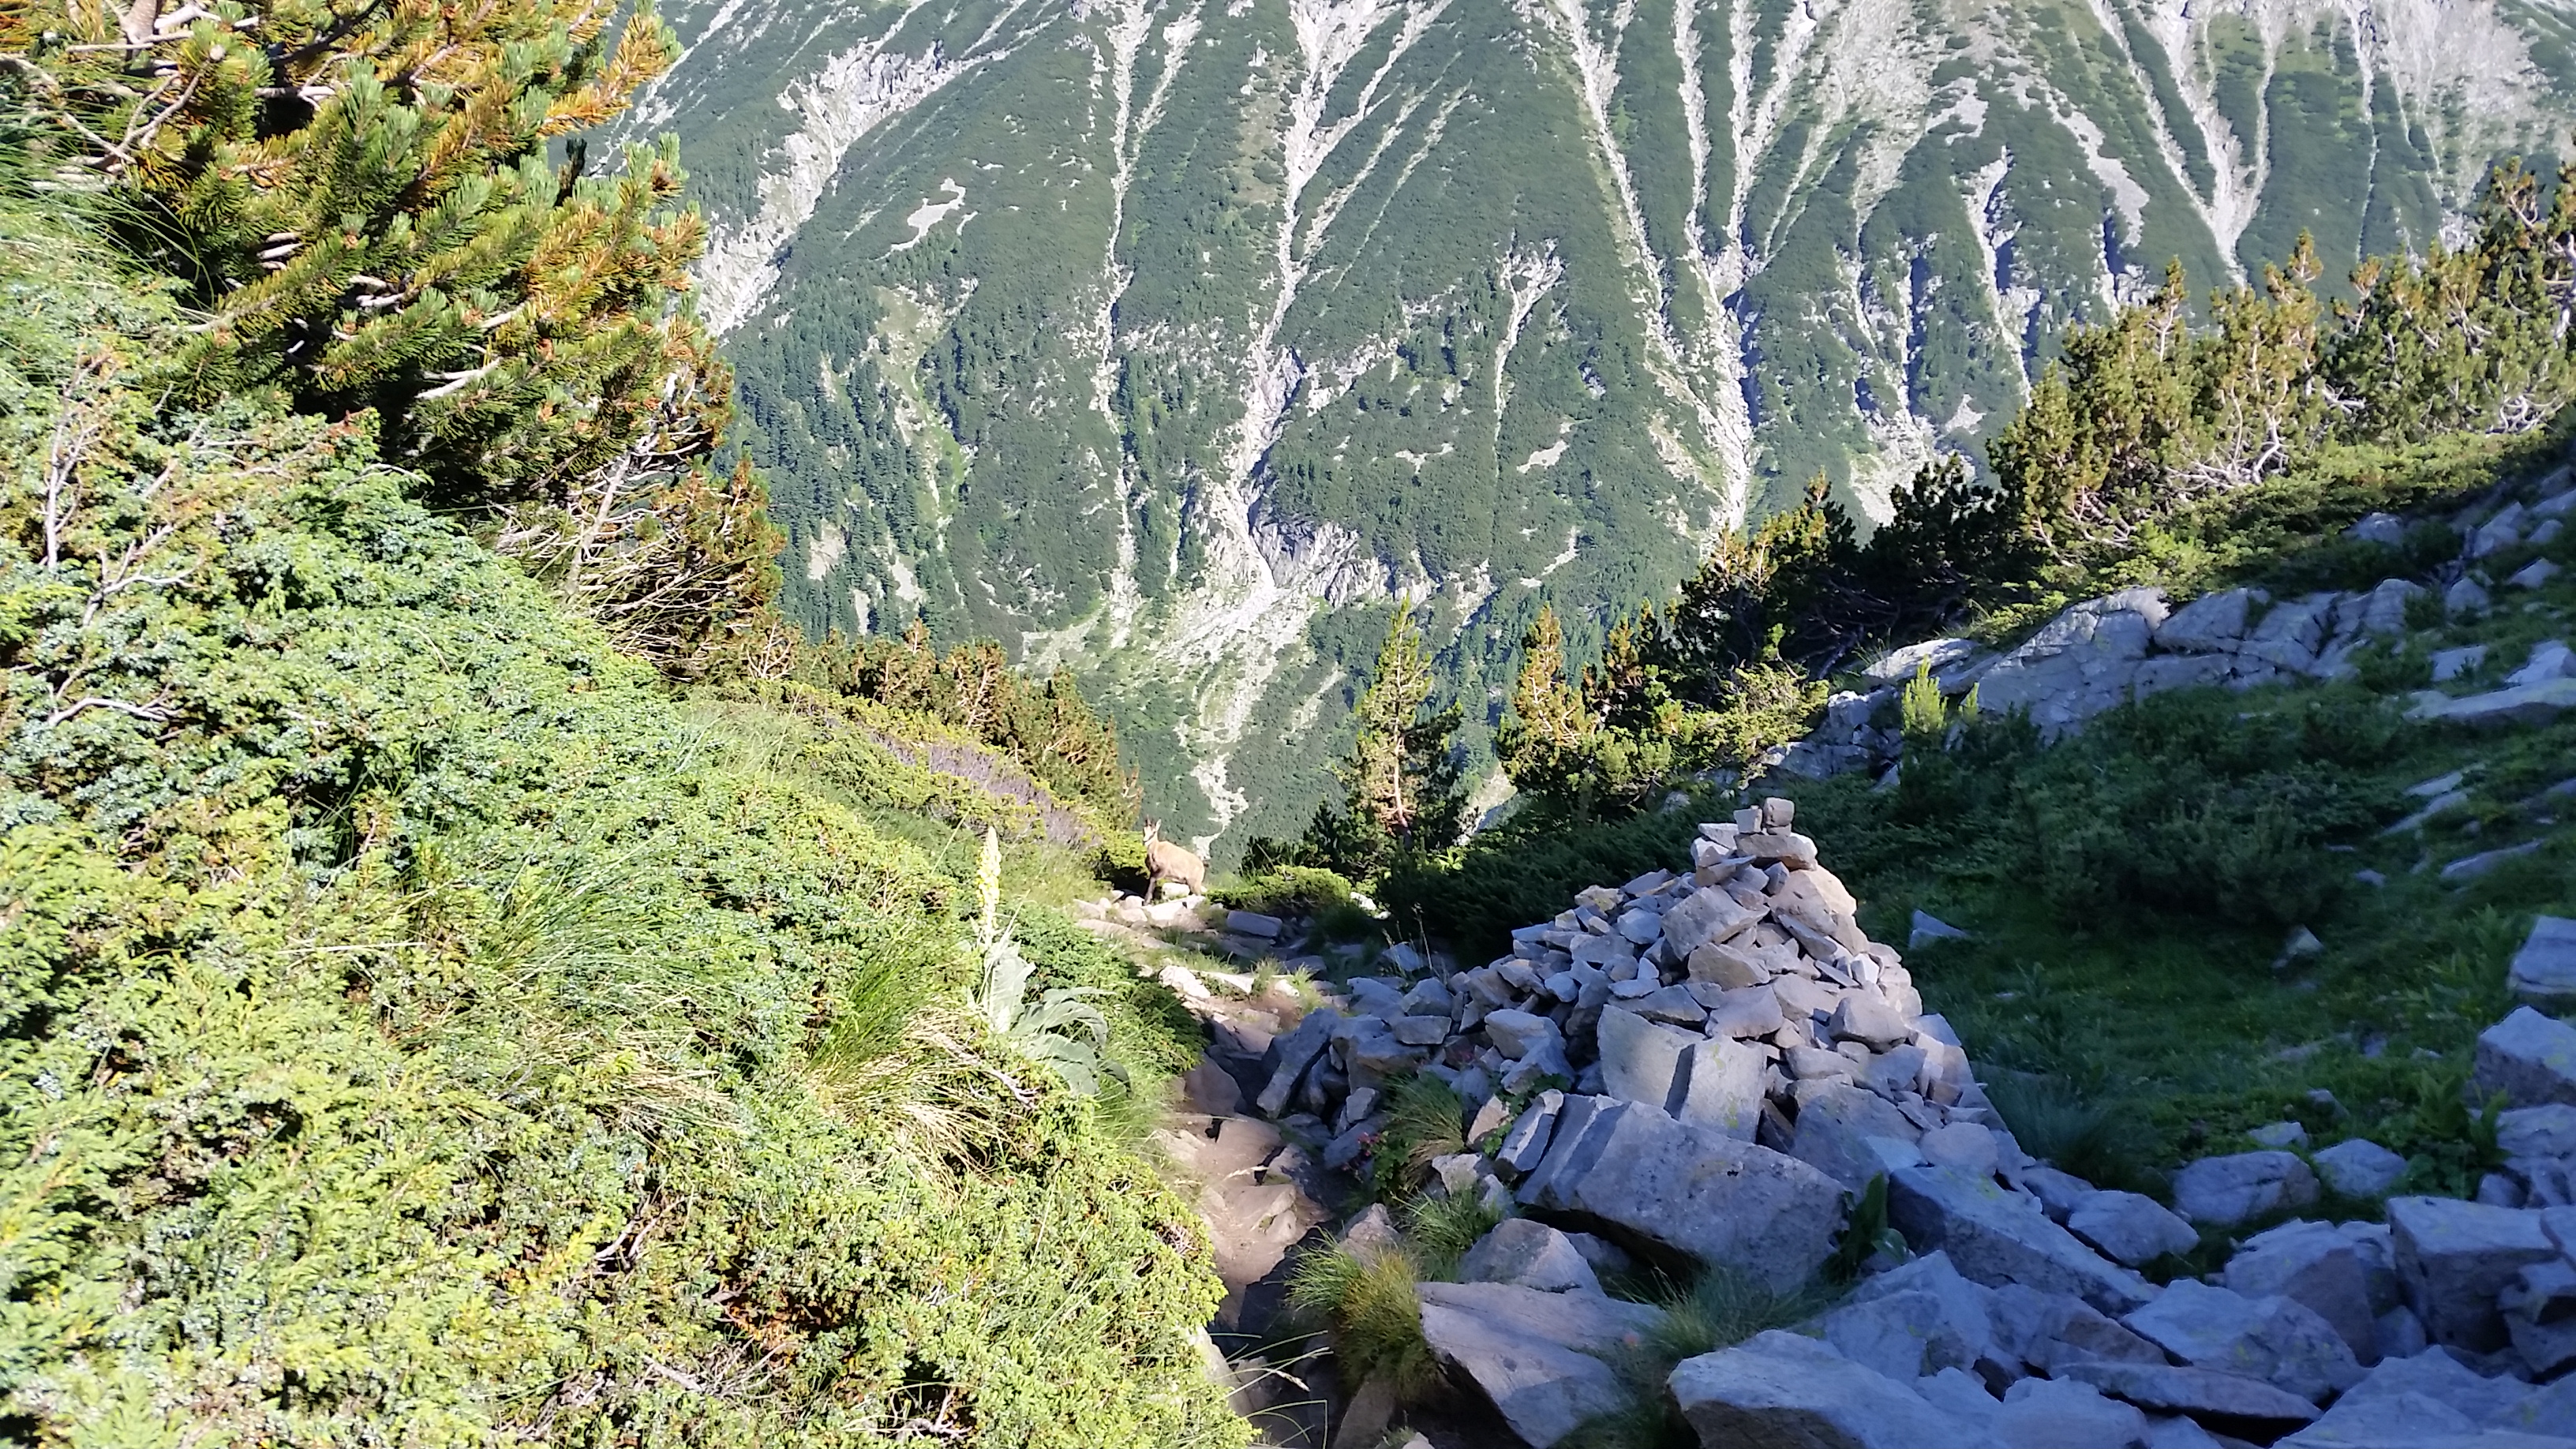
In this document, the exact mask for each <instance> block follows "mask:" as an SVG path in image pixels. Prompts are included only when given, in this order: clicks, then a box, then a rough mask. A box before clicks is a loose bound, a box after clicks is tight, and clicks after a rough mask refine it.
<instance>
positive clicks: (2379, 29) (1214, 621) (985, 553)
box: [631, 0, 2576, 841]
mask: <svg viewBox="0 0 2576 1449" xmlns="http://www.w3.org/2000/svg"><path fill="white" fill-rule="evenodd" d="M667 18H668V19H669V20H670V21H671V22H672V24H673V25H674V27H675V28H676V30H677V31H678V33H679V35H680V37H681V38H682V40H683V42H684V43H685V44H686V46H687V52H686V54H685V55H684V56H683V57H682V59H681V60H680V62H679V64H678V65H677V66H676V67H675V69H674V70H673V72H672V73H671V74H670V75H669V76H668V77H667V78H665V79H664V80H662V81H661V82H659V83H658V84H657V85H656V87H655V88H654V89H653V91H652V93H651V95H650V97H649V98H648V100H647V102H646V104H644V105H642V106H641V107H639V109H638V111H637V113H636V115H635V116H634V117H633V119H632V121H631V126H632V128H633V129H634V131H635V133H636V134H639V135H642V134H651V133H656V132H660V131H663V130H669V129H677V130H679V131H681V132H682V133H684V134H685V135H686V136H687V137H688V141H689V155H690V158H691V163H690V164H691V167H692V170H693V173H694V174H693V178H692V181H693V188H694V190H695V193H696V194H697V195H699V196H701V197H703V198H704V199H705V201H706V204H707V207H708V211H709V214H710V219H711V221H712V222H713V223H714V244H713V247H712V250H711V253H710V256H709V258H708V260H707V262H706V263H705V265H704V266H703V268H702V269H701V279H702V282H703V296H704V302H703V305H704V308H705V311H706V313H707V315H708V317H709V320H710V321H711V322H712V323H713V324H714V326H715V327H716V328H717V329H718V330H719V331H720V332H722V333H723V334H724V335H725V336H726V338H727V341H728V348H729V351H730V354H731V356H732V359H733V361H734V363H735V365H736V366H737V368H738V369H739V375H740V380H741V386H742V402H743V406H744V412H745V415H746V417H747V418H748V419H749V421H750V423H751V425H752V426H751V428H750V429H749V431H748V432H747V434H746V437H745V442H744V446H745V448H746V450H747V451H748V452H749V453H750V454H751V456H752V457H753V459H754V460H755V461H756V462H758V463H759V464H761V465H762V466H763V467H764V468H766V469H767V470H769V476H770V478H771V480H772V485H773V489H772V491H773V499H774V513H775V516H776V517H777V520H778V522H779V523H780V524H781V525H782V526H783V527H784V529H785V530H786V531H787V533H788V535H789V539H790V558H789V561H788V562H789V568H788V581H787V598H788V602H789V604H790V606H791V607H792V609H793V610H794V611H795V612H796V613H797V614H799V615H800V616H801V617H802V618H803V620H804V622H805V623H806V624H807V626H808V627H810V628H812V629H815V630H817V631H820V630H822V629H825V628H830V627H838V628H841V629H844V630H855V629H864V628H869V627H880V628H893V627H899V622H900V621H901V620H902V619H904V618H906V617H908V616H910V615H912V614H914V613H916V612H926V613H927V614H928V615H929V616H930V617H931V618H932V619H933V620H934V621H935V622H936V623H937V624H938V625H939V626H940V627H941V628H942V629H943V631H945V632H949V633H953V634H955V635H957V636H960V637H963V636H965V635H969V634H981V635H991V636H994V637H999V638H1003V639H1006V640H1009V641H1012V643H1013V645H1014V647H1015V648H1016V649H1017V650H1019V651H1021V652H1022V653H1024V654H1025V655H1026V656H1027V657H1028V658H1030V659H1031V660H1034V661H1041V662H1043V661H1051V660H1057V659H1064V660H1070V661H1073V662H1075V663H1077V664H1078V665H1080V666H1081V667H1083V668H1084V669H1085V670H1086V672H1087V674H1088V675H1089V676H1090V678H1091V680H1092V681H1093V682H1096V684H1097V685H1098V686H1099V687H1100V688H1102V689H1104V690H1106V692H1107V695H1108V698H1109V700H1110V702H1111V703H1112V705H1113V706H1114V707H1115V708H1116V710H1117V711H1118V713H1119V717H1120V722H1121V725H1122V727H1123V728H1124V729H1125V730H1126V731H1127V733H1128V737H1129V738H1131V739H1137V740H1143V739H1147V738H1155V737H1168V738H1169V739H1170V740H1171V741H1172V749H1171V751H1170V752H1169V754H1168V756H1166V757H1165V758H1162V759H1149V760H1148V761H1147V772H1148V773H1147V788H1148V792H1149V800H1150V802H1151V804H1152V806H1153V807H1154V809H1155V810H1156V811H1157V813H1159V814H1161V815H1163V816H1164V817H1165V818H1166V823H1167V824H1168V825H1170V826H1172V827H1173V828H1174V830H1173V833H1174V834H1176V835H1179V834H1197V835H1202V836H1205V835H1209V834H1212V833H1218V832H1222V834H1223V835H1224V837H1225V839H1226V840H1228V841H1232V840H1238V839H1241V838H1246V837H1248V836H1250V835H1255V834H1269V835H1278V836H1288V835H1293V834H1294V833H1295V831H1296V829H1297V828H1298V827H1300V826H1301V825H1302V824H1303V823H1304V820H1305V817H1306V815H1307V814H1308V813H1309V812H1310V811H1311V808H1312V806H1313V803H1314V793H1315V791H1316V790H1317V788H1319V781H1318V780H1317V779H1316V778H1315V777H1314V775H1313V773H1312V769H1311V764H1312V759H1315V758H1321V757H1323V756H1325V755H1327V754H1328V753H1329V750H1317V751H1300V752H1292V751H1289V750H1287V749H1285V748H1284V747H1283V741H1285V740H1287V739H1291V738H1294V739H1300V740H1306V741H1312V740H1314V739H1316V738H1317V730H1318V727H1319V726H1320V727H1321V728H1322V729H1324V730H1325V731H1329V728H1330V727H1331V725H1332V724H1333V723H1334V722H1335V721H1336V720H1337V719H1338V718H1339V716H1340V714H1341V712H1342V710H1343V709H1344V708H1345V706H1346V701H1345V699H1344V694H1345V693H1346V684H1347V681H1348V679H1349V677H1350V675H1351V673H1352V671H1353V670H1354V669H1355V668H1356V667H1358V666H1359V665H1361V664H1362V663H1363V662H1364V660H1365V651H1366V649H1367V647H1368V645H1369V643H1370V642H1371V641H1373V640H1374V639H1375V638H1376V636H1377V633H1378V629H1377V628H1376V627H1375V624H1374V623H1373V622H1372V621H1371V619H1370V617H1369V610H1370V608H1371V606H1372V605H1373V604H1374V605H1378V606H1381V607H1382V604H1383V601H1384V600H1386V599H1387V598H1388V597H1390V596H1391V595H1393V594H1396V593H1399V592H1401V593H1405V594H1407V595H1408V596H1410V597H1413V598H1417V599H1418V598H1420V597H1422V596H1423V595H1425V594H1429V595H1434V596H1436V597H1437V598H1438V600H1439V604H1440V616H1441V620H1442V622H1443V623H1444V624H1446V625H1449V626H1453V627H1457V628H1460V629H1462V630H1463V632H1462V633H1461V634H1460V635H1459V636H1458V641H1457V644H1456V646H1455V648H1454V649H1453V651H1452V652H1451V654H1450V657H1449V658H1448V660H1447V667H1448V668H1449V670H1450V672H1451V674H1452V677H1453V679H1454V681H1455V683H1456V684H1457V686H1458V687H1459V688H1460V689H1461V690H1462V691H1463V692H1464V693H1465V694H1466V695H1467V696H1468V697H1470V698H1473V697H1475V696H1476V695H1478V694H1479V693H1480V692H1483V691H1487V690H1493V689H1500V688H1507V687H1508V685H1509V679H1508V677H1507V676H1506V675H1505V674H1504V673H1503V671H1504V670H1505V669H1506V668H1507V661H1508V659H1509V656H1510V655H1511V654H1512V652H1513V646H1514V644H1515V642H1516V641H1517V640H1518V638H1519V637H1520V634H1521V632H1522V631H1523V629H1524V628H1525V626H1526V625H1527V624H1528V622H1529V620H1530V618H1531V617H1532V616H1533V615H1534V613H1535V609H1536V606H1537V603H1538V602H1539V600H1540V599H1542V598H1543V597H1546V596H1549V595H1554V596H1557V597H1559V598H1563V599H1574V600H1582V601H1587V602H1588V601H1591V600H1597V599H1604V598H1608V599H1632V598H1642V597H1650V596H1653V595H1654V594H1656V593H1658V592H1660V591H1661V590H1663V589H1666V588H1668V587H1670V586H1671V585H1672V584H1673V583H1675V582H1676V581H1678V579H1679V578H1681V577H1682V575H1683V574H1684V573H1685V572H1687V570H1688V569H1689V567H1690V566H1691V565H1692V563H1693V562H1694V561H1695V556H1696V553H1697V548H1698V544H1699V543H1700V542H1701V541H1702V540H1704V539H1705V538H1706V537H1707V536H1708V535H1709V534H1710V533H1711V532H1712V531H1713V530H1715V529H1717V528H1720V527H1723V526H1727V525H1730V524H1734V523H1738V522H1740V521H1742V520H1743V519H1744V518H1745V517H1746V516H1748V514H1757V513H1759V512H1761V511H1764V510H1765V509H1766V508H1767V507H1768V506H1769V505H1770V504H1771V503H1772V502H1774V501H1777V500H1779V499H1781V498H1783V497H1785V496H1787V494H1786V492H1785V491H1784V490H1794V489H1795V488H1796V487H1797V486H1798V485H1800V484H1802V483H1803V482H1804V480H1805V479H1806V477H1807V476H1808V475H1809V474H1810V473H1812V472H1814V471H1815V470H1817V469H1819V468H1822V469H1825V470H1827V471H1829V472H1830V473H1831V474H1832V475H1833V477H1834V481H1835V484H1836V486H1837V488H1838V489H1839V490H1840V492H1841V494H1842V496H1843V497H1844V498H1845V499H1846V500H1847V501H1849V502H1851V503H1854V504H1855V505H1857V510H1858V511H1860V512H1864V513H1871V512H1878V511H1882V510H1883V507H1884V501H1885V497H1886V490H1887V488H1888V487H1889V485H1890V484H1891V482H1893V481H1894V480H1896V479H1899V478H1902V477H1904V476H1906V475H1908V474H1909V473H1910V472H1911V471H1912V469H1913V467H1914V466H1915V464H1916V463H1917V462H1919V461H1920V460H1922V459H1923V458H1925V457H1927V456H1928V455H1929V454H1930V453H1931V452H1932V451H1933V450H1935V449H1936V448H1948V449H1964V450H1967V451H1970V452H1972V453H1973V452H1974V451H1975V448H1976V446H1977V445H1978V444H1979V443H1980V442H1981V441H1982V439H1983V438H1984V436H1985V434H1986V433H1987V431H1989V430H1990V428H1991V427H1993V426H1995V425H1998V424H1999V423H2000V422H2001V420H2003V419H2005V418H2007V417H2009V416H2011V415H2012V413H2013V412H2014V410H2015V409H2016V408H2017V407H2018V406H2019V405H2020V403H2021V401H2022V400H2023V397H2024V395H2025V391H2026V388H2027V384H2028V381H2029V379H2030V378H2031V377H2032V376H2033V375H2034V374H2035V371H2036V369H2037V367H2038V366H2039V364H2040V362H2041V361H2042V359H2043V355H2044V354H2045V353H2046V352H2047V351H2048V350H2049V349H2050V348H2051V347H2052V346H2053V345H2054V341H2053V339H2055V338H2056V337H2057V336H2058V335H2059V334H2060V332H2061V331H2062V329H2063V327H2064V326H2065V324H2066V323H2068V322H2069V321H2070V320H2075V319H2091V320H2101V319H2102V317H2103V316H2104V315H2105V314H2106V312H2107V309H2108V308H2109V306H2110V305H2111V304H2112V302H2113V301H2114V299H2116V298H2121V297H2126V296H2134V295H2135V294H2136V293H2137V292H2138V291H2139V290H2140V289H2141V288H2144V287H2148V286H2151V285H2152V284H2153V283H2155V282H2156V281H2157V280H2159V279H2160V277H2161V275H2162V270H2163V267H2164V265H2165V262H2166V260H2167V259H2168V258H2177V257H2178V258H2180V259H2181V260H2182V262H2183V263H2184V264H2185V266H2186V267H2187V268H2188V269H2189V271H2190V274H2191V276H2192V277H2193V278H2194V280H2195V282H2196V283H2198V284H2203V285H2208V284H2217V283H2221V282H2226V281H2230V280H2234V279H2240V278H2243V277H2245V276H2247V275H2248V274H2249V273H2252V272H2258V271H2259V266H2258V263H2259V261H2260V259H2264V258H2275V257H2281V256H2286V255H2288V254H2289V252H2290V249H2291V245H2292V243H2293V241H2294V239H2295V237H2296V235H2297V233H2298V232H2299V231H2300V230H2301V229H2302V228H2306V229H2309V230H2312V231H2313V232H2314V233H2315V234H2316V236H2317V238H2318V242H2319V247H2320V255H2321V256H2322V257H2323V259H2324V261H2325V264H2326V268H2327V272H2328V278H2329V281H2330V282H2333V281H2337V280H2339V278H2340V274H2341V272H2342V270H2343V269H2344V268H2345V267H2348V266H2349V265H2351V264H2352V263H2353V262H2354V261H2356V260H2357V259H2358V258H2360V257H2361V256H2363V255H2365V254H2369V253H2377V252H2388V251H2394V250H2401V249H2414V250H2418V251H2420V250H2422V249H2424V248H2425V247H2427V246H2429V245H2430V244H2431V243H2432V242H2433V241H2434V240H2435V238H2436V237H2437V236H2439V235H2440V234H2441V232H2442V228H2443V226H2444V225H2445V222H2446V219H2447V218H2450V217H2452V216H2454V215H2456V214H2457V212H2458V211H2459V210H2460V209H2461V208H2462V207H2463V205H2464V204H2465V203H2466V202H2467V200H2468V199H2469V198H2470V196H2471V195H2472V194H2473V192H2474V189H2475V187H2476V185H2477V184H2478V182H2479V180H2480V179H2481V177H2482V176H2483V173H2484V168H2485V167H2486V165H2487V164H2488V163H2489V162H2490V161H2492V160H2493V159H2495V158H2497V157H2498V156H2500V155H2502V154H2505V153H2508V152H2521V153H2525V154H2529V155H2533V156H2543V155H2546V154H2549V153H2551V152H2552V151H2554V149H2555V147H2556V144H2557V141H2558V139H2559V133H2560V132H2561V131H2563V129H2564V127H2565V124H2566V121H2567V119H2568V118H2569V116H2570V115H2571V114H2576V100H2571V92H2570V90H2569V87H2570V86H2571V85H2576V62H2571V60H2570V55H2571V52H2570V50H2569V48H2568V38H2569V33H2570V29H2571V21H2570V19H2569V17H2568V15H2567V13H2566V12H2565V10H2564V9H2563V8H2562V7H2560V6H2557V5H2551V4H2520V3H2513V4H2498V3H2493V0H2477V3H2470V4H2465V5H2436V4H2432V3H2428V0H2406V3H2399V4H2393V5H2377V6H2370V7H2357V6H2354V5H2350V4H2345V3H2305V0H2259V3H2258V0H2244V3H2231V4H2225V5H2216V6H2191V7H2171V6H2153V5H2145V4H2138V3H2132V0H2112V3H2107V4H2101V5H2094V6H2089V7H2088V6H2080V5H2073V4H2065V3H2054V0H2039V3H2022V4H2015V5H2011V6H1978V5H1968V4H1954V3H1936V4H1930V5H1917V6H1910V7H1909V6H1890V5H1883V4H1862V3H1834V4H1823V5H1816V4H1801V3H1791V0H1740V3H1739V0H1729V3H1723V4H1721V3H1698V0H1689V3H1673V0H1645V3H1636V0H1623V3H1619V4H1615V5H1612V4H1598V5H1581V4H1575V3H1572V0H1525V3H1523V0H1516V3H1508V4H1507V3H1499V0H1230V3H1227V4H1223V5H1216V4H1212V3H1206V0H1163V3H1149V0H1118V3H1112V4H1088V3H1082V4H1073V5H1065V6H1053V5H1032V4H1028V3H1025V0H974V3H968V4H964V5H957V6H947V7H935V6H926V5H921V4H919V3H904V4H878V5H871V6H861V7H831V6H815V5H808V4H802V3H787V4H780V5H773V6H766V7H746V6H743V5H741V4H739V3H736V0H687V3H683V4H678V5H675V6H672V7H670V8H669V10H668V11H667ZM1561 612H1579V611H1561Z"/></svg>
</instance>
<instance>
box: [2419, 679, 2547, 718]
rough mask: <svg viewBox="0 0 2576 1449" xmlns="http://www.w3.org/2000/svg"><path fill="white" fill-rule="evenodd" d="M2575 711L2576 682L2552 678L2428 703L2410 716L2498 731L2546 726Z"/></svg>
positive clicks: (2423, 704)
mask: <svg viewBox="0 0 2576 1449" xmlns="http://www.w3.org/2000/svg"><path fill="white" fill-rule="evenodd" d="M2570 709H2576V679H2550V680H2544V681H2542V682H2541V683H2538V684H2524V685H2517V686H2515V687H2514V688H2511V689H2498V690H2491V691H2489V692H2488V693H2485V694H2472V695H2466V696H2463V697H2462V698H2459V699H2452V700H2444V701H2442V702H2440V703H2438V704H2437V703H2435V702H2433V701H2431V700H2426V701H2425V702H2423V703H2422V704H2419V705H2417V706H2416V707H2415V708H2413V709H2411V710H2408V711H2407V713H2408V714H2409V715H2410V716H2412V717H2413V718H2416V719H2422V720H2441V721H2445V722H2447V723H2453V724H2464V725H2471V726H2475V727H2477V728H2480V729H2498V728H2502V727H2504V726H2507V725H2536V724H2547V723H2548V722H2549V721H2551V720H2553V719H2556V718H2557V717H2558V716H2559V715H2560V714H2561V713H2563V712H2565V711H2567V710H2570Z"/></svg>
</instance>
